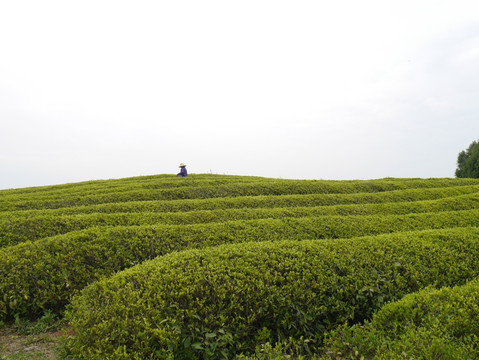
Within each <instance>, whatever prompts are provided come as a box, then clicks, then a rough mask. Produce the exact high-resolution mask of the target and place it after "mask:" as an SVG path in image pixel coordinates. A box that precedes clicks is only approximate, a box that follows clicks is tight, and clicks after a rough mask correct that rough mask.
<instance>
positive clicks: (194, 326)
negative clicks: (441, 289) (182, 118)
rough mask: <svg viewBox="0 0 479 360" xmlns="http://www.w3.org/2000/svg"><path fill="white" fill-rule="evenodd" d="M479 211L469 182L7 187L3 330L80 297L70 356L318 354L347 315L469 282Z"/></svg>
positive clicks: (1, 219) (477, 185)
mask: <svg viewBox="0 0 479 360" xmlns="http://www.w3.org/2000/svg"><path fill="white" fill-rule="evenodd" d="M478 203H479V180H477V179H476V180H475V179H392V178H388V179H380V180H368V181H304V180H279V179H267V178H259V177H242V176H218V175H195V174H192V175H191V176H189V177H188V178H184V179H183V178H181V179H180V178H176V177H175V176H172V175H158V176H144V177H136V178H128V179H120V180H106V181H91V182H84V183H77V184H66V185H59V186H49V187H38V188H26V189H14V190H3V191H0V321H8V320H10V319H13V318H14V317H16V316H22V317H29V318H35V317H39V316H41V315H42V314H43V313H44V312H48V313H52V314H57V313H62V312H63V311H64V309H65V306H68V305H69V303H70V302H71V300H72V298H73V297H75V296H76V298H75V300H74V306H73V307H72V311H71V314H72V323H73V324H74V325H73V326H74V327H75V329H76V330H75V331H76V336H75V338H74V340H73V341H72V343H71V347H70V349H71V351H72V354H71V357H72V358H75V359H76V358H81V357H84V358H95V356H96V357H97V358H112V359H116V358H122V356H123V357H124V358H133V359H134V358H135V357H134V356H135V355H134V354H137V355H136V356H137V357H138V358H139V359H143V358H167V356H169V355H168V354H175V355H174V356H175V358H179V359H181V358H195V357H197V358H204V359H217V358H222V357H223V358H224V357H225V356H227V357H228V358H231V357H232V356H233V355H234V354H236V355H238V354H240V353H241V352H244V355H241V356H243V358H246V356H249V355H251V352H254V350H255V347H256V348H257V349H259V350H257V352H256V355H252V356H257V357H258V358H261V356H263V358H264V359H266V358H269V359H272V358H273V356H277V357H278V356H282V355H284V356H288V351H289V352H290V354H289V355H292V356H293V355H294V356H298V355H301V356H305V357H311V356H312V355H311V353H314V352H316V353H317V354H318V356H319V355H320V354H321V347H318V346H320V345H321V340H322V336H323V334H324V332H325V331H330V330H333V329H334V328H335V327H336V326H337V325H341V324H343V322H344V321H348V324H349V325H352V324H354V323H357V322H360V321H363V320H367V319H370V318H371V316H372V314H373V312H374V311H376V310H378V309H379V308H380V307H381V306H382V304H385V303H386V302H388V301H390V300H395V299H399V298H401V297H402V296H404V295H406V294H408V293H410V292H413V291H417V290H420V289H422V288H423V287H425V286H429V285H434V286H442V285H457V284H462V283H464V282H466V281H467V280H469V279H471V278H473V277H475V276H477V274H478V265H477V261H476V260H475V259H477V255H478V253H477V252H478V248H477V243H476V239H477V238H478V236H477V235H478V230H477V228H476V227H479V207H478ZM381 234H384V235H381ZM363 236H371V237H368V238H360V237H363ZM319 240H320V241H319ZM200 259H203V260H200ZM148 260H151V262H148V263H145V264H143V262H145V261H148ZM135 265H137V267H133V266H135ZM132 267H133V268H132ZM129 268H131V269H129ZM126 269H129V270H126ZM145 269H146V270H145ZM158 269H160V270H161V271H160V270H158ZM122 270H125V273H122V272H120V271H122ZM145 271H146V272H145ZM119 272H120V273H119ZM117 273H118V274H117ZM113 274H117V275H114V277H113V278H112V279H111V280H109V278H110V277H111V276H112V275H113ZM124 279H131V282H128V281H126V282H125V280H124ZM133 279H134V280H133ZM229 279H233V280H231V281H233V282H231V281H230V280H229ZM98 280H101V281H100V282H97V281H98ZM88 285H91V286H89V287H88V288H87V290H85V291H84V293H83V295H80V292H81V291H82V289H84V288H85V287H86V286H88ZM139 289H141V290H139ZM182 296H184V297H182ZM125 299H131V301H126V303H128V304H126V303H125ZM182 299H183V300H182ZM184 299H187V301H186V300H184ZM133 300H134V301H133ZM104 301H106V302H104ZM88 306H89V307H90V308H89V311H90V314H89V313H88V312H87V311H86V310H87V307H88ZM218 306H219V307H218ZM125 314H131V317H130V315H128V318H127V319H126V320H127V321H126V320H125V319H124V315H125ZM165 314H166V315H165ZM164 316H166V318H167V320H165V319H166V318H164ZM108 317H109V319H108ZM162 321H163V322H162ZM111 327H114V330H111ZM102 329H103V330H104V331H103V330H102ZM107 333H110V334H111V336H110V335H107ZM279 340H281V341H282V340H286V342H280V343H278V344H277V342H278V341H279ZM165 344H166V347H165ZM152 349H154V350H152ZM308 351H309V352H308ZM125 354H127V355H125ZM140 354H141V355H140ZM145 354H148V355H145ZM248 354H249V355H248ZM129 356H131V357H129ZM145 356H146V357H145ZM268 356H269V357H268ZM278 358H279V357H278Z"/></svg>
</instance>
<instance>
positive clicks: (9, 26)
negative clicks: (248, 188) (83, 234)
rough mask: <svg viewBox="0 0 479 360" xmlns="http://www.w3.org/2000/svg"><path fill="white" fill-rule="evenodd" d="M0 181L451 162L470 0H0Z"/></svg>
mask: <svg viewBox="0 0 479 360" xmlns="http://www.w3.org/2000/svg"><path fill="white" fill-rule="evenodd" d="M0 124H1V127H0V188H3V189H5V188H17V187H25V186H40V185H49V184H60V183H67V182H76V181H85V180H96V179H113V178H122V177H130V176H139V175H151V174H165V173H168V174H176V173H177V172H178V171H179V170H178V165H179V163H180V162H184V163H186V164H187V169H188V171H189V172H190V173H210V172H211V173H215V174H230V175H255V176H266V177H278V178H297V179H337V180H342V179H374V178H383V177H421V178H429V177H454V171H455V168H456V160H457V155H458V153H459V152H460V151H461V150H464V149H466V148H467V147H468V146H469V144H470V143H471V142H472V141H473V140H478V139H479V1H477V0H471V1H465V0H445V1H440V0H436V1H432V0H413V1H408V0H406V1H404V0H401V1H399V0H397V1H386V0H378V1H371V0H362V1H357V0H329V1H321V0H316V1H301V0H291V1H278V0H273V1H262V0H254V1H248V0H241V1H228V0H219V1H209V0H201V1H198V0H196V1H159V0H156V1H141V0H137V1H118V0H115V1H102V0H94V1H88V0H82V1H69V0H61V1H50V0H42V1H23V0H0Z"/></svg>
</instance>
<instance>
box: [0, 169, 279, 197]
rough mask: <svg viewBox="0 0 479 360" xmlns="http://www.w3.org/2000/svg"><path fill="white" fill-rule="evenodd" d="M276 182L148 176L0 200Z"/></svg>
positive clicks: (11, 193)
mask: <svg viewBox="0 0 479 360" xmlns="http://www.w3.org/2000/svg"><path fill="white" fill-rule="evenodd" d="M277 181H278V180H277V179H268V178H256V177H246V176H245V177H239V176H238V177H235V176H231V177H227V176H214V177H212V176H209V175H205V176H201V175H192V176H190V177H188V179H178V178H177V177H176V176H171V175H169V176H167V177H165V176H161V175H160V176H152V177H138V178H131V179H119V180H102V181H92V182H81V183H72V184H66V185H54V186H46V187H36V188H25V189H15V190H0V194H1V195H2V197H3V201H20V200H32V199H35V200H48V199H55V198H59V197H65V196H78V195H80V196H84V195H91V194H95V195H98V194H102V195H105V194H113V193H115V192H125V191H132V190H150V189H169V188H180V187H205V186H219V185H225V184H227V185H236V186H241V185H244V184H250V183H258V182H261V183H268V182H277Z"/></svg>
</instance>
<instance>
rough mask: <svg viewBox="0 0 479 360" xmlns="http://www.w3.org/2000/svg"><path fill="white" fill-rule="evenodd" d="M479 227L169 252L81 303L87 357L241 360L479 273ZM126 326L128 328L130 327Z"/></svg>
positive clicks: (74, 316) (77, 349) (77, 304)
mask: <svg viewBox="0 0 479 360" xmlns="http://www.w3.org/2000/svg"><path fill="white" fill-rule="evenodd" d="M477 256H479V229H477V228H470V229H466V230H464V229H456V230H435V231H426V232H418V233H414V232H413V233H407V234H397V235H394V234H392V235H382V236H378V237H370V238H355V239H350V240H346V239H343V240H336V241H331V240H330V241H299V242H298V241H282V242H276V243H272V242H261V243H247V244H233V245H228V246H220V247H214V248H209V249H205V250H202V251H199V250H190V251H184V252H179V253H173V254H170V255H167V256H163V257H159V258H157V259H155V260H152V261H149V262H146V263H144V264H141V265H138V266H136V267H134V268H131V269H129V270H126V271H124V272H122V273H119V274H118V275H116V276H113V277H112V278H110V279H107V280H103V281H99V282H96V283H94V284H92V285H91V286H89V287H87V288H86V289H85V290H84V291H83V292H82V296H80V297H77V298H75V299H74V301H73V307H72V310H71V315H70V319H71V324H72V328H73V330H74V331H75V333H76V334H77V335H76V336H75V339H74V341H72V344H71V349H72V351H73V352H74V354H75V358H78V359H150V358H159V359H161V358H165V359H166V358H174V359H181V358H187V359H203V358H209V357H213V358H216V357H224V358H232V357H233V356H234V354H237V353H240V352H245V351H252V350H254V349H255V347H256V346H257V345H258V344H260V343H262V342H266V341H269V342H272V341H276V340H281V339H288V338H289V337H300V336H304V337H307V338H309V339H310V340H311V341H312V343H314V344H316V345H318V344H320V340H321V339H322V337H323V334H324V332H325V331H328V330H331V329H333V328H334V327H336V326H337V325H339V324H342V323H343V322H345V321H352V322H358V321H363V320H364V319H367V318H369V317H370V316H371V315H372V313H373V312H374V311H375V310H377V309H379V308H380V307H381V306H382V305H383V304H385V303H386V302H388V301H391V300H394V299H398V298H400V297H402V296H403V295H405V294H407V293H409V292H413V291H416V290H418V289H421V288H423V287H425V286H427V285H431V284H434V285H436V286H444V285H451V284H456V283H460V282H463V281H464V279H470V278H472V277H475V276H477V275H478V274H479V263H478V262H477ZM125 329H128V331H127V332H125Z"/></svg>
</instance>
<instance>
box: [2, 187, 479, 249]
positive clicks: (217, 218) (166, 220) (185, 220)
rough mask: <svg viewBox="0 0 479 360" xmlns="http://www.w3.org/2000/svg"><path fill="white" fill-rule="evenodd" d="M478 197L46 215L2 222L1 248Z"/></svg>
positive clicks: (475, 201) (452, 203) (423, 208)
mask: <svg viewBox="0 0 479 360" xmlns="http://www.w3.org/2000/svg"><path fill="white" fill-rule="evenodd" d="M478 205H479V194H477V193H476V194H472V195H471V194H469V195H461V196H456V197H449V198H445V199H440V200H429V201H416V202H395V203H382V204H360V205H336V206H320V207H299V206H296V207H284V208H251V209H248V208H247V209H224V210H204V211H190V212H177V213H153V212H146V213H115V214H103V213H96V214H85V215H62V216H54V215H49V216H48V215H45V216H36V217H28V218H22V217H19V216H3V217H2V218H1V219H0V247H4V246H11V245H15V244H18V243H20V242H23V241H28V240H32V241H33V240H37V239H41V238H45V237H50V236H54V235H59V234H65V233H68V232H71V231H75V230H83V229H87V228H90V227H97V226H115V225H117V226H133V225H155V224H165V225H182V224H183V225H184V224H201V223H211V222H226V221H235V220H254V219H266V218H270V219H281V218H284V217H288V218H301V217H313V216H334V215H342V216H352V215H374V214H379V215H404V214H412V213H426V212H441V211H451V210H472V209H476V208H478V207H479V206H478Z"/></svg>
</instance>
